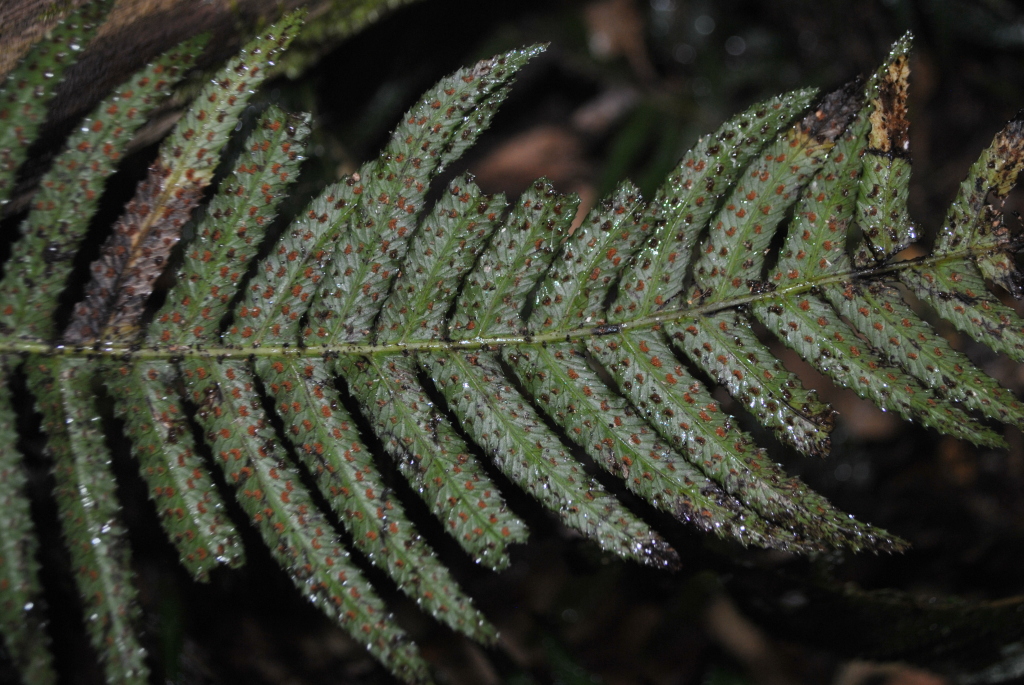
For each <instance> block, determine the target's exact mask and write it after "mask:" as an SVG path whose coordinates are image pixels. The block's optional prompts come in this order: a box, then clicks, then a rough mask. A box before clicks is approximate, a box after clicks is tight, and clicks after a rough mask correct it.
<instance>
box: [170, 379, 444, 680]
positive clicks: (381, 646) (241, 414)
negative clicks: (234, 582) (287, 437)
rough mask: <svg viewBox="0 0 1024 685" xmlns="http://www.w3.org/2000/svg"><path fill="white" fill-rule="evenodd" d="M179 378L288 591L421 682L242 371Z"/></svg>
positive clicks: (410, 653)
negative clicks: (288, 582)
mask: <svg viewBox="0 0 1024 685" xmlns="http://www.w3.org/2000/svg"><path fill="white" fill-rule="evenodd" d="M184 372H185V377H186V379H188V380H189V381H190V383H189V385H190V394H191V400H192V401H193V402H194V403H195V404H196V406H197V411H196V419H197V420H198V421H199V423H200V425H202V427H203V429H204V430H205V432H206V438H207V440H208V441H209V444H210V447H211V449H212V450H213V454H214V461H216V462H217V465H218V466H219V467H220V468H221V470H222V471H224V476H225V478H226V479H227V481H228V483H229V484H230V485H231V486H233V487H234V488H235V498H236V499H237V500H238V503H239V504H241V505H242V508H243V509H244V510H245V512H246V514H247V515H248V516H249V517H250V521H251V523H253V525H255V526H256V528H257V530H259V532H260V535H261V536H262V537H263V540H264V542H265V543H266V545H267V547H268V548H269V549H270V551H271V553H272V554H273V556H274V558H275V559H276V560H277V561H278V563H279V564H281V566H282V567H283V568H285V569H286V570H287V571H288V573H289V575H291V576H292V580H293V581H294V583H295V586H296V587H297V588H298V589H299V590H300V591H301V592H302V593H303V594H305V595H306V596H307V597H308V598H309V599H310V600H311V601H313V603H314V604H316V605H317V606H318V607H319V608H320V609H321V610H322V611H324V612H325V613H326V614H328V615H329V616H331V617H332V618H334V619H336V620H337V621H338V622H339V623H340V624H341V625H343V626H346V627H348V629H349V633H350V634H351V635H352V636H353V637H355V638H356V639H357V640H359V641H360V642H362V643H363V644H364V645H366V648H367V649H368V650H370V652H371V653H372V654H374V655H375V656H376V657H377V658H378V659H380V660H381V661H382V662H383V663H384V664H385V665H387V666H388V667H389V668H391V669H392V670H393V671H394V672H395V673H396V674H397V675H399V676H402V677H404V678H406V679H408V680H414V679H420V678H422V677H423V675H424V674H425V669H426V664H425V663H424V662H423V661H422V659H421V658H420V656H419V654H418V652H417V651H416V648H415V647H414V646H413V645H411V644H410V643H409V642H408V641H406V640H405V639H404V633H403V631H402V630H401V628H399V627H398V626H397V625H395V623H394V621H393V620H391V619H390V617H389V616H388V614H387V608H386V607H385V605H384V603H383V602H382V601H381V599H380V598H379V597H378V596H377V594H376V593H375V592H374V590H373V587H372V586H371V585H370V584H369V582H368V581H367V580H366V578H365V577H364V576H363V574H362V572H361V571H360V570H359V568H358V567H357V566H355V565H354V564H353V563H352V562H351V561H350V559H349V554H348V552H347V551H346V550H345V549H344V547H343V546H342V544H341V541H340V540H339V539H338V537H337V535H336V534H335V533H334V530H333V529H332V528H331V525H330V523H328V522H327V520H326V519H325V518H324V516H323V514H322V513H320V511H319V509H317V507H316V505H315V504H314V503H313V501H312V500H311V498H310V495H309V492H308V491H307V490H306V489H305V486H304V485H302V483H301V481H300V480H299V473H298V471H297V470H296V469H295V467H294V466H292V465H291V464H290V463H288V461H287V459H286V457H285V455H284V454H282V453H281V448H280V447H278V446H277V441H276V438H275V436H274V433H273V429H272V428H271V427H270V420H269V417H268V416H267V415H266V413H265V412H264V411H263V407H262V406H261V404H260V401H259V396H258V395H257V394H256V393H255V391H254V388H253V383H254V382H255V381H254V378H253V375H252V372H251V371H250V369H249V368H248V365H247V364H246V363H245V362H238V361H228V362H224V363H222V364H218V363H212V364H207V363H203V362H201V361H198V360H188V361H186V362H185V363H184Z"/></svg>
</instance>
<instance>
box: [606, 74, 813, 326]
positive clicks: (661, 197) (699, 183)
mask: <svg viewBox="0 0 1024 685" xmlns="http://www.w3.org/2000/svg"><path fill="white" fill-rule="evenodd" d="M815 92H816V91H813V90H800V91H796V92H794V93H790V94H789V95H784V96H781V97H776V98H772V99H771V100H768V101H766V102H763V103H759V104H757V105H754V106H753V107H751V108H749V109H748V110H747V111H745V112H743V113H742V114H739V115H737V116H735V117H733V118H732V119H730V120H729V121H727V122H726V123H725V124H723V125H722V127H721V128H720V129H719V130H718V132H716V133H715V134H714V135H712V136H709V137H708V138H704V139H702V140H700V141H698V143H697V145H696V146H695V147H694V149H693V150H691V151H690V152H688V153H687V154H686V155H685V156H684V157H683V159H682V161H681V162H680V163H679V166H678V167H676V170H675V171H673V172H672V174H670V175H669V177H668V179H666V181H665V183H664V185H662V187H661V188H659V189H658V195H657V197H656V198H655V201H654V203H652V207H651V213H652V216H651V217H650V219H648V220H649V221H650V222H651V223H652V224H653V225H654V226H656V227H657V228H656V231H657V232H656V234H655V235H654V236H652V238H651V239H650V240H649V241H648V242H647V245H645V246H644V248H643V249H642V250H641V251H640V253H639V254H638V255H637V257H636V259H634V260H633V263H632V264H629V265H628V266H627V267H626V270H625V272H624V273H623V276H622V284H621V286H620V295H619V302H618V303H617V304H616V305H615V306H614V307H612V309H611V315H612V316H611V319H610V320H611V321H626V320H629V319H631V318H633V317H643V316H646V315H648V314H650V313H652V312H653V311H655V310H656V309H663V308H665V307H666V306H668V303H670V302H673V301H674V300H675V298H676V297H677V296H678V295H679V294H681V293H682V291H683V287H684V283H685V281H686V276H687V274H688V272H689V268H690V266H691V262H690V256H691V255H690V253H691V252H692V251H693V248H694V246H695V245H696V243H697V240H699V239H700V237H701V236H702V233H703V227H704V226H705V224H706V222H707V221H708V219H709V218H710V217H711V215H712V214H713V213H714V211H715V210H716V209H717V203H716V200H715V197H716V195H718V194H719V193H722V192H724V191H725V190H726V189H728V188H729V187H730V186H731V185H733V184H734V183H735V176H736V173H737V171H738V170H740V169H742V168H743V167H744V166H746V164H747V163H748V162H749V161H750V160H751V158H752V157H753V156H754V155H755V154H757V152H758V151H759V150H760V149H761V147H762V146H763V145H764V144H765V143H767V142H768V141H770V140H771V139H772V138H774V137H775V135H776V134H777V133H778V132H779V130H780V129H782V128H783V127H785V126H786V125H788V124H789V123H790V122H791V121H792V120H793V117H794V116H796V115H797V114H798V113H799V112H800V111H801V110H803V109H804V108H806V107H807V105H808V104H810V102H811V98H813V97H814V94H815Z"/></svg>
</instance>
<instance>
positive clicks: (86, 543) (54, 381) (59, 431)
mask: <svg viewBox="0 0 1024 685" xmlns="http://www.w3.org/2000/svg"><path fill="white" fill-rule="evenodd" d="M26 370H27V373H28V382H29V389H30V390H31V391H32V392H33V393H34V394H35V396H36V406H37V408H38V410H39V411H40V413H42V415H43V427H44V429H45V430H46V433H47V436H48V440H47V446H48V451H49V452H50V454H51V455H52V456H53V460H54V470H53V473H54V478H55V480H56V481H57V486H56V491H55V493H54V494H55V496H56V500H57V510H58V515H59V517H60V523H61V530H62V532H63V535H64V540H65V543H66V545H67V547H68V550H69V551H70V552H71V561H72V566H73V568H74V570H75V583H76V584H77V586H78V591H79V594H80V595H81V596H82V597H83V599H84V601H85V612H86V615H85V624H86V628H87V630H88V632H89V638H90V641H91V642H92V646H93V648H94V649H95V650H96V652H97V653H98V654H99V656H100V659H101V661H102V662H103V666H104V670H105V672H106V679H107V682H108V683H111V684H113V683H137V684H138V685H145V683H147V682H148V680H149V668H148V667H147V666H146V662H145V657H146V651H145V649H143V647H142V645H141V644H140V643H139V641H138V637H137V634H136V627H135V624H137V622H138V618H139V609H138V605H137V604H136V603H135V596H136V590H135V587H134V584H133V582H132V575H133V573H132V569H131V560H130V555H129V548H128V540H127V531H126V530H125V528H124V525H123V524H122V523H121V520H120V513H119V509H120V505H119V503H118V500H117V495H116V492H115V481H114V474H113V472H112V471H111V468H110V454H109V452H108V450H107V446H106V444H105V442H104V438H103V433H102V431H101V430H100V429H99V426H98V422H99V414H98V412H97V409H96V403H95V399H94V397H93V396H94V394H95V393H94V391H93V387H92V382H91V381H92V378H91V375H92V374H91V373H90V372H89V365H88V364H87V362H86V360H83V359H46V358H43V357H33V358H30V359H28V361H27V362H26Z"/></svg>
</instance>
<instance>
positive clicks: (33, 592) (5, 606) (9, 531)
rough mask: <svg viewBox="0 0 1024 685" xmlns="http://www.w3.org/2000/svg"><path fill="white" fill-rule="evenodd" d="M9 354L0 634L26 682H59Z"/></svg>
mask: <svg viewBox="0 0 1024 685" xmlns="http://www.w3.org/2000/svg"><path fill="white" fill-rule="evenodd" d="M10 361H11V360H9V359H6V358H3V357H0V445H3V447H0V511H2V512H3V515H4V525H3V526H0V638H2V640H3V644H4V647H5V648H6V650H7V654H8V655H9V657H10V659H11V661H12V662H13V664H14V667H15V668H16V669H17V670H18V672H20V673H21V677H22V679H23V680H24V682H26V683H40V684H41V685H48V684H51V683H56V682H57V673H56V671H54V669H53V657H52V656H51V655H50V640H49V635H48V634H47V631H46V619H45V618H44V616H43V613H42V609H43V607H42V602H41V598H42V594H43V591H42V586H41V585H40V583H39V562H38V561H36V555H37V553H38V550H39V539H38V538H37V537H36V532H35V526H34V525H33V523H32V517H31V512H30V511H29V500H28V493H27V492H26V488H27V486H28V473H27V472H26V470H25V465H24V464H23V463H22V460H23V458H24V457H23V456H22V454H21V451H20V450H19V449H18V448H17V446H16V443H17V441H18V432H17V429H16V417H15V415H14V407H13V406H12V404H11V401H12V397H11V389H10V374H11V372H12V371H13V369H12V367H11V365H10Z"/></svg>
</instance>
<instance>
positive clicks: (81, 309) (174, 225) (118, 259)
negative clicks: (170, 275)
mask: <svg viewBox="0 0 1024 685" xmlns="http://www.w3.org/2000/svg"><path fill="white" fill-rule="evenodd" d="M301 19H302V12H295V13H292V14H291V15H289V16H287V17H285V18H284V19H283V20H281V21H280V22H278V23H277V24H276V25H274V26H272V27H270V28H269V29H267V31H266V32H265V33H264V34H263V35H262V36H259V37H257V38H256V39H254V40H252V41H250V43H249V44H247V45H246V46H244V47H243V48H242V50H241V52H240V53H239V55H238V56H237V57H235V58H233V59H231V60H230V61H229V62H228V63H227V64H226V65H225V66H224V67H223V68H222V69H221V70H220V71H219V72H218V73H217V74H216V75H215V76H214V78H213V81H212V82H211V83H209V84H208V85H207V86H206V87H205V88H204V89H203V90H202V91H201V92H200V93H199V95H198V96H197V98H196V102H195V104H194V105H193V107H192V109H191V110H189V112H188V114H186V115H185V117H184V119H183V120H182V121H181V122H180V123H179V125H178V126H177V127H176V128H175V130H174V132H173V133H172V134H171V136H170V137H169V138H168V139H167V140H165V141H164V143H163V144H162V145H161V146H160V156H159V157H158V158H157V160H156V162H154V163H153V165H152V166H151V167H150V170H149V175H148V176H147V178H146V179H145V180H144V181H142V182H141V183H139V186H138V189H137V190H136V193H135V197H134V198H132V200H131V201H130V202H129V203H128V205H127V207H126V209H125V213H124V214H123V215H122V216H121V218H120V219H119V220H118V222H117V224H116V225H115V226H114V231H113V233H112V234H111V235H110V237H109V238H108V239H107V242H106V243H105V244H104V246H103V252H102V254H101V255H100V257H99V258H98V259H96V260H95V261H94V262H93V263H92V267H91V272H92V280H91V281H89V284H88V285H87V286H86V294H85V299H83V300H82V301H80V302H79V303H78V304H76V305H75V311H74V314H73V315H72V319H71V323H70V324H68V327H67V329H66V330H65V331H64V340H65V341H66V342H68V343H71V344H81V343H83V342H86V341H90V340H94V339H97V338H99V339H105V340H128V339H131V338H133V337H135V336H136V334H137V328H138V323H139V318H140V317H141V316H142V314H143V307H144V305H145V303H146V299H147V298H148V297H149V295H150V293H152V291H153V283H154V282H155V281H156V279H157V278H158V277H159V276H160V274H161V273H162V272H163V270H164V267H165V266H166V264H167V259H168V257H169V256H170V251H171V248H173V247H174V245H175V244H177V242H178V240H179V239H180V238H181V228H182V225H183V224H184V223H185V221H186V220H188V218H189V215H190V214H191V212H192V209H194V208H195V206H196V204H198V202H199V199H200V196H201V194H202V192H203V189H204V188H205V187H206V186H207V185H209V183H210V180H211V178H212V176H213V170H214V168H215V167H216V166H217V163H218V161H219V159H220V155H219V153H220V150H221V148H223V146H224V145H225V144H226V143H227V140H228V135H229V133H230V132H231V130H232V129H233V128H234V126H235V122H237V120H238V117H239V115H241V113H242V110H243V109H244V108H245V106H246V103H248V101H249V98H250V96H251V95H252V94H253V93H254V92H255V88H257V87H258V86H259V84H260V83H262V82H263V79H264V78H265V76H266V71H267V70H266V67H267V66H268V65H269V64H270V63H271V62H272V61H273V59H274V58H275V56H276V55H278V54H279V53H281V52H282V51H283V50H284V49H285V48H287V47H288V44H289V43H290V42H291V40H292V39H293V38H294V37H295V32H296V31H297V30H298V28H299V26H300V25H301Z"/></svg>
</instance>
